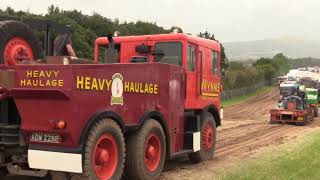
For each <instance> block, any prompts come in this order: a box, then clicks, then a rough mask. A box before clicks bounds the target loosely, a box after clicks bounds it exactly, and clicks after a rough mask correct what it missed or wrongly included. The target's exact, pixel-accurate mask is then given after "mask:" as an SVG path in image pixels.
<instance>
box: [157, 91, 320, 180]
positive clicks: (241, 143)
mask: <svg viewBox="0 0 320 180" xmlns="http://www.w3.org/2000/svg"><path fill="white" fill-rule="evenodd" d="M277 97H278V91H277V90H276V89H273V90H272V91H271V92H269V93H267V94H264V95H262V96H259V97H255V98H252V99H250V100H249V101H247V102H244V103H241V104H238V105H234V106H229V107H226V108H225V109H224V115H225V118H224V120H223V124H222V127H219V128H218V136H217V150H216V154H215V156H214V158H213V160H212V161H208V162H203V163H200V164H196V165H194V164H191V163H190V162H189V161H188V159H187V158H185V157H182V158H181V159H179V160H178V161H172V162H169V163H167V164H166V171H165V172H164V173H162V175H161V179H164V180H166V179H168V180H169V179H179V180H184V179H197V180H199V179H216V178H218V176H219V173H221V172H222V171H223V170H225V169H228V168H230V167H232V166H234V164H237V163H238V162H241V161H242V160H244V159H246V158H247V157H249V156H251V155H254V154H256V153H258V152H259V153H261V152H263V151H264V150H265V149H266V147H271V146H277V145H279V144H283V143H285V142H287V141H290V140H292V139H295V138H298V136H301V135H302V134H305V133H309V132H312V131H314V130H319V129H320V127H319V125H320V122H319V120H318V119H316V120H314V121H313V122H311V123H310V124H308V125H307V126H293V125H281V124H276V125H271V124H269V110H270V109H271V108H274V107H275V105H276V102H277ZM235 162H237V163H235Z"/></svg>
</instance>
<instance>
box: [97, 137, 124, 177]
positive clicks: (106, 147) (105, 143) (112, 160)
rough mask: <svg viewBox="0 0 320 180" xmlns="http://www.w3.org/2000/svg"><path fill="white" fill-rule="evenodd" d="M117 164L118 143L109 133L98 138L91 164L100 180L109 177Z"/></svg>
mask: <svg viewBox="0 0 320 180" xmlns="http://www.w3.org/2000/svg"><path fill="white" fill-rule="evenodd" d="M117 165H118V145H117V143H116V140H115V139H114V138H113V137H112V136H111V135H109V134H105V135H103V136H102V137H100V138H99V140H98V141H97V143H96V146H95V148H94V154H93V166H94V170H95V174H96V175H97V177H98V178H99V179H100V180H105V179H110V177H112V175H113V174H114V172H115V171H116V169H117Z"/></svg>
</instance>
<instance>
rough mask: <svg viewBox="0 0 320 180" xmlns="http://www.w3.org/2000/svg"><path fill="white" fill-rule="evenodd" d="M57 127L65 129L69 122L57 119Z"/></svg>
mask: <svg viewBox="0 0 320 180" xmlns="http://www.w3.org/2000/svg"><path fill="white" fill-rule="evenodd" d="M55 127H56V128H57V129H65V128H66V127H67V123H66V122H65V121H63V120H59V121H56V123H55Z"/></svg>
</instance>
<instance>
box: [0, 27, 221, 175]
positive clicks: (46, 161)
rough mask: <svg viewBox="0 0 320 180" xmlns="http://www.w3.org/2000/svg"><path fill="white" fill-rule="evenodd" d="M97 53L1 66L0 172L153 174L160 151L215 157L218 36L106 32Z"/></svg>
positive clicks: (166, 154) (193, 158)
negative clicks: (91, 58) (117, 34)
mask: <svg viewBox="0 0 320 180" xmlns="http://www.w3.org/2000/svg"><path fill="white" fill-rule="evenodd" d="M0 30H1V26H0ZM9 42H10V40H9ZM94 52H95V54H94V57H95V59H94V61H89V60H84V59H78V58H74V57H67V56H51V57H47V58H46V59H45V61H34V59H32V58H31V57H32V56H30V57H29V59H28V60H23V61H21V62H20V63H17V64H15V65H14V66H9V65H8V64H7V65H3V66H2V67H1V68H0V69H1V70H0V85H1V88H0V100H1V101H0V105H1V108H0V109H1V113H0V115H1V119H0V132H1V133H0V166H2V167H3V168H2V169H1V170H2V172H5V171H8V172H9V173H10V174H16V175H28V176H40V177H41V176H42V177H43V176H46V175H47V174H51V175H52V177H53V178H54V179H61V180H62V179H70V178H71V177H73V176H79V177H81V178H84V179H90V180H96V179H98V180H105V179H121V178H122V177H123V174H125V175H126V176H127V177H128V178H129V179H157V178H159V176H160V173H161V171H162V169H163V165H164V162H165V160H166V159H172V158H175V157H177V156H180V155H183V154H185V155H188V157H189V159H190V160H191V161H192V162H194V163H198V162H201V161H205V160H211V159H212V157H213V155H214V152H215V144H216V136H217V132H216V128H217V127H218V126H220V125H221V116H222V115H221V113H220V111H221V108H220V92H221V84H220V78H221V72H222V71H223V69H222V67H224V66H223V64H222V61H221V58H220V52H221V45H220V44H219V43H218V42H216V41H213V40H207V39H203V38H199V37H194V36H190V35H186V34H180V33H178V34H162V35H144V36H126V37H112V36H111V35H109V36H107V37H101V38H98V39H97V40H96V42H95V51H94ZM1 58H4V59H5V58H6V56H4V55H1ZM30 62H32V63H30Z"/></svg>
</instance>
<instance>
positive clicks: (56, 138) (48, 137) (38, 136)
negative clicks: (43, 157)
mask: <svg viewBox="0 0 320 180" xmlns="http://www.w3.org/2000/svg"><path fill="white" fill-rule="evenodd" d="M60 140H61V138H60V135H56V134H43V133H33V134H31V136H30V141H35V142H46V143H60Z"/></svg>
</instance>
